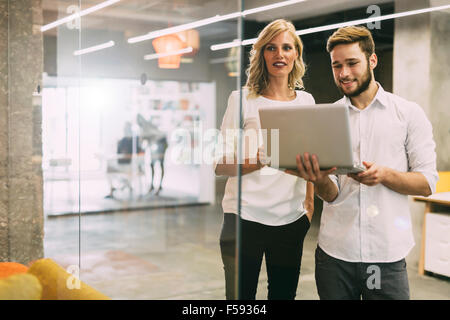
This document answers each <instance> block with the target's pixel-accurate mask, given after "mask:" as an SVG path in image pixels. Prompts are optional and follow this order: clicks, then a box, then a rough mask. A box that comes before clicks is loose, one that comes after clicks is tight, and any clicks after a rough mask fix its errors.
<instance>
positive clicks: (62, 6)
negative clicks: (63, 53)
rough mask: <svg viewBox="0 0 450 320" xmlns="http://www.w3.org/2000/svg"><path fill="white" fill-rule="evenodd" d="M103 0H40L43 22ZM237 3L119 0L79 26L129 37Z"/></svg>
mask: <svg viewBox="0 0 450 320" xmlns="http://www.w3.org/2000/svg"><path fill="white" fill-rule="evenodd" d="M103 1H104V0H81V1H79V0H42V2H43V8H44V24H47V23H50V22H52V21H55V20H57V19H61V18H63V17H65V16H67V15H69V13H67V8H68V7H69V6H73V5H76V4H78V3H79V2H81V6H82V8H81V9H86V8H89V7H91V6H93V5H96V4H99V3H101V2H103ZM280 1H281V0H279V1H276V0H275V1H274V0H245V1H244V8H243V9H244V10H245V9H251V8H255V7H260V6H264V5H268V4H273V3H275V2H280ZM397 1H408V0H397ZM388 2H392V0H305V1H304V2H300V3H297V4H293V5H289V6H286V7H283V8H277V9H273V10H270V11H265V12H260V13H256V14H252V15H249V16H247V17H246V19H249V20H256V21H259V22H265V21H270V20H273V19H275V18H281V17H283V18H286V19H290V20H299V19H306V18H312V17H315V16H323V15H326V14H330V13H333V12H340V11H345V10H350V9H354V8H362V7H368V6H370V5H374V4H375V5H376V4H384V3H388ZM431 2H432V5H439V4H442V3H449V2H450V0H431ZM239 3H240V1H239V0H122V1H120V2H118V3H116V4H114V5H112V6H110V7H107V8H104V9H102V10H99V11H97V12H94V13H92V14H90V15H88V16H85V17H83V19H82V26H83V27H84V28H88V29H89V28H92V29H107V30H118V31H125V33H126V36H128V37H131V36H136V35H142V34H145V33H147V32H150V31H154V30H158V29H161V28H167V27H169V26H174V25H179V24H184V23H188V22H192V21H195V20H199V19H204V18H209V17H212V16H214V15H217V14H219V15H222V14H227V13H231V12H236V11H239V7H238V5H239ZM368 16H369V14H368ZM199 31H200V34H201V36H202V37H206V38H214V37H220V36H221V35H224V34H227V33H228V34H236V22H235V21H229V22H223V23H216V24H214V28H212V27H208V26H205V27H202V28H199ZM48 33H55V29H53V31H48Z"/></svg>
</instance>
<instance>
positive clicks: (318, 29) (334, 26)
mask: <svg viewBox="0 0 450 320" xmlns="http://www.w3.org/2000/svg"><path fill="white" fill-rule="evenodd" d="M446 9H450V5H445V6H439V7H432V8H424V9H418V10H411V11H406V12H399V13H393V14H388V15H385V16H379V17H371V18H365V19H359V20H353V21H348V22H342V23H335V24H330V25H326V26H320V27H314V28H308V29H303V30H299V31H296V32H295V34H297V35H299V36H300V35H305V34H310V33H316V32H322V31H327V30H333V29H338V28H341V27H347V26H354V25H358V24H364V23H369V22H376V21H382V20H389V19H395V18H401V17H406V16H412V15H417V14H422V13H427V12H432V11H439V10H446ZM256 40H257V38H252V39H247V40H244V41H242V43H241V42H240V41H237V40H234V41H232V42H226V43H220V44H214V45H212V46H211V47H210V49H211V50H212V51H217V50H223V49H228V48H233V47H238V46H240V45H243V46H246V45H251V44H254V43H255V42H256Z"/></svg>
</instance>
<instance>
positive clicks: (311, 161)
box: [285, 152, 338, 202]
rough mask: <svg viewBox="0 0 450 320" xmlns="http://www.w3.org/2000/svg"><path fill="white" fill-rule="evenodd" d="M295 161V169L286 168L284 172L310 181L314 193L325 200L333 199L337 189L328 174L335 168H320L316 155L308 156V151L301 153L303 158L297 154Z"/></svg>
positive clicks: (330, 200)
mask: <svg viewBox="0 0 450 320" xmlns="http://www.w3.org/2000/svg"><path fill="white" fill-rule="evenodd" d="M296 161H297V170H288V169H287V170H285V172H286V173H289V174H292V175H295V176H297V177H301V178H303V179H305V180H306V181H309V182H312V183H313V184H314V192H315V193H316V194H318V195H319V196H320V197H321V198H322V199H323V200H325V201H327V202H332V201H334V200H335V199H336V197H337V195H338V189H337V187H336V185H335V184H334V183H333V181H331V180H330V178H329V177H328V175H329V174H333V172H334V171H336V170H337V168H336V167H333V168H331V169H328V170H320V167H319V160H318V159H317V156H316V155H315V154H313V155H311V156H310V155H309V153H308V152H305V153H304V154H303V159H302V156H301V155H299V154H298V155H297V157H296Z"/></svg>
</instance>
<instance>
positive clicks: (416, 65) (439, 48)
mask: <svg viewBox="0 0 450 320" xmlns="http://www.w3.org/2000/svg"><path fill="white" fill-rule="evenodd" d="M444 4H448V1H432V0H408V1H405V0H397V1H396V2H395V11H396V12H404V11H409V10H414V9H421V8H426V7H430V6H433V7H434V6H439V5H444ZM449 61H450V10H446V11H435V12H431V13H424V14H419V15H414V16H410V17H404V18H399V19H396V20H395V31H394V69H393V82H394V84H393V91H394V93H395V94H398V95H399V96H402V97H404V98H406V99H408V100H412V101H415V102H417V103H419V104H420V105H421V106H422V108H423V109H424V110H425V112H426V114H427V116H428V119H430V121H431V123H432V125H433V134H434V139H435V141H436V153H437V168H438V170H440V171H448V170H450V130H449V126H448V124H449V123H450V108H449V107H448V101H450V90H448V88H450V76H449V75H450V63H449Z"/></svg>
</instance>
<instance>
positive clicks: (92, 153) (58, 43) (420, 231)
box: [0, 0, 448, 300]
mask: <svg viewBox="0 0 450 320" xmlns="http://www.w3.org/2000/svg"><path fill="white" fill-rule="evenodd" d="M372 2H374V3H375V4H372ZM372 2H371V3H370V4H369V3H368V2H367V1H358V3H356V2H355V1H314V2H313V1H301V0H299V1H259V0H247V1H244V0H234V1H220V0H212V1H210V0H167V1H160V0H154V1H147V0H108V1H104V0H42V1H34V0H27V1H20V2H18V1H12V0H10V1H6V2H2V3H0V28H1V29H0V31H5V30H7V35H8V36H7V37H3V38H1V37H0V38H1V39H0V46H5V50H0V55H2V57H3V61H7V64H6V65H5V64H0V106H5V107H4V108H1V109H0V112H1V115H0V172H1V174H0V176H1V178H2V180H1V185H0V187H1V189H2V190H3V192H0V249H1V251H0V261H2V262H3V261H16V262H20V263H22V264H24V265H32V263H33V262H35V261H36V260H38V259H40V258H46V259H51V260H46V261H47V262H48V261H53V262H54V263H56V264H57V265H59V266H60V267H61V268H62V269H58V270H59V271H61V270H62V271H61V272H63V273H62V274H63V275H64V277H65V278H64V277H63V278H61V279H64V281H60V280H58V281H59V282H57V286H58V287H57V289H56V291H54V293H55V295H54V296H47V297H46V298H48V299H58V298H62V299H67V298H73V297H77V298H80V297H81V298H82V299H83V297H85V296H83V294H84V293H83V291H82V290H81V291H76V290H75V291H74V290H73V289H80V282H79V281H80V280H81V281H82V282H83V283H84V284H86V285H87V286H89V287H90V288H92V289H95V291H93V292H95V294H94V297H97V298H106V297H108V298H111V299H147V300H159V299H170V300H172V299H180V300H197V299H206V300H222V299H241V300H242V299H245V300H247V299H254V298H255V299H262V300H265V299H293V298H295V299H318V298H319V296H318V292H317V287H316V283H315V275H314V273H315V263H316V260H315V250H316V248H317V243H318V235H319V229H320V227H321V223H323V221H322V222H321V211H322V206H323V201H322V200H321V199H320V198H319V197H318V196H317V195H314V192H313V191H312V190H313V189H312V185H311V184H307V183H306V181H305V180H303V179H300V178H296V177H294V176H292V175H288V174H287V173H285V172H284V168H281V169H280V167H277V166H276V165H274V163H273V161H274V159H275V158H276V157H277V156H278V155H279V154H277V152H278V151H279V150H277V148H276V146H275V148H272V147H274V146H273V143H275V144H276V143H277V142H278V141H277V140H276V138H277V133H276V132H272V131H271V132H265V131H264V130H259V129H261V122H260V118H259V109H261V108H263V107H274V106H275V107H276V106H280V105H286V106H288V105H291V104H292V105H296V106H297V105H307V104H314V103H330V102H334V101H336V100H338V99H339V98H341V93H340V92H339V91H338V90H337V88H336V85H335V82H334V79H333V73H332V70H331V66H330V56H329V53H327V52H326V41H327V39H328V37H329V36H330V35H331V34H332V33H333V32H334V31H335V30H336V25H334V27H330V26H329V25H330V24H334V23H341V22H342V23H344V22H351V21H357V20H358V19H364V18H370V17H372V18H376V17H379V16H381V15H392V14H393V13H398V12H408V15H411V17H409V16H408V15H406V16H403V17H402V18H401V19H403V20H399V19H400V18H393V17H392V16H390V18H386V19H385V20H381V22H380V23H381V24H378V23H377V22H374V21H367V22H364V25H366V26H367V27H368V28H370V30H371V31H372V34H373V37H374V41H375V45H376V48H377V49H376V53H377V56H378V58H379V61H382V62H379V63H378V65H377V68H376V70H375V71H374V76H375V78H376V79H377V81H379V82H380V83H381V84H382V85H383V87H384V89H385V90H386V91H389V92H393V93H394V94H398V95H400V96H402V97H404V98H406V99H409V100H411V101H414V102H417V103H419V104H420V105H421V107H422V108H423V109H424V111H425V113H426V114H427V116H428V118H429V119H430V122H431V123H432V125H433V130H434V131H433V132H434V135H435V140H436V153H437V164H438V169H439V170H440V171H446V169H448V168H447V167H448V161H447V160H448V159H447V158H448V157H446V153H445V150H446V148H445V146H446V141H447V140H448V139H447V140H446V137H447V136H446V135H447V133H446V132H447V131H446V130H447V129H446V126H445V125H446V123H447V122H448V121H447V122H445V121H444V120H442V119H445V115H446V114H447V113H446V111H445V105H443V103H442V101H447V100H448V99H445V98H446V97H447V95H446V94H447V93H446V92H444V91H442V88H441V87H440V86H438V84H441V83H442V81H445V80H446V77H447V75H448V72H447V73H446V72H444V71H445V70H446V69H445V68H446V66H447V65H448V63H447V60H448V59H446V58H445V55H443V54H441V53H442V52H447V51H448V50H445V47H444V46H445V45H444V44H445V43H447V42H446V41H444V40H445V39H444V35H445V34H446V33H445V32H442V29H443V28H447V27H446V26H447V25H448V23H447V22H448V8H444V7H442V8H441V9H439V10H438V9H433V10H435V11H430V12H427V13H423V12H421V13H418V12H416V11H414V10H415V9H417V8H418V7H420V6H419V5H417V8H416V6H415V5H411V4H410V2H407V1H396V2H395V3H394V2H393V1H384V0H383V1H381V0H380V1H372ZM411 12H412V13H411ZM422 14H423V15H422ZM277 19H286V20H287V21H291V22H292V25H293V27H294V29H295V30H296V32H297V34H300V37H301V40H302V50H301V51H302V52H301V56H302V59H303V61H304V66H305V73H304V75H303V77H302V80H303V82H302V83H299V82H297V83H294V84H291V83H289V85H287V86H284V87H285V88H284V89H286V91H284V92H282V91H283V90H281V91H280V90H279V89H280V88H281V87H277V90H272V89H274V87H272V86H271V85H274V84H275V83H276V81H274V80H273V78H272V80H270V81H269V78H267V79H266V78H264V75H263V72H262V70H263V69H264V70H266V71H267V70H269V71H267V72H269V73H270V72H272V74H271V76H273V74H277V75H280V74H281V75H282V72H283V71H282V69H283V65H284V64H286V65H287V64H289V63H291V62H292V61H291V60H289V59H290V58H289V55H288V56H283V57H284V58H286V57H287V58H286V59H287V60H283V59H284V58H283V59H281V58H280V57H281V56H277V55H276V54H274V52H275V51H276V50H281V49H282V50H288V49H287V48H288V47H289V46H290V45H292V46H294V47H295V46H296V45H297V44H295V41H294V43H291V40H292V39H289V38H288V40H286V39H284V38H283V39H281V40H280V39H278V38H277V37H267V38H264V39H261V38H260V40H261V42H260V43H258V45H261V44H262V45H261V46H259V47H258V46H257V48H258V50H259V51H255V52H252V51H251V49H252V45H253V44H255V43H257V38H258V36H260V35H261V32H262V30H264V28H265V27H267V26H268V25H269V23H271V22H272V21H274V20H277ZM408 19H409V20H408ZM414 19H417V20H414ZM417 26H419V27H417ZM315 27H322V28H320V29H312V28H315ZM414 28H417V30H416V29H414ZM413 29H414V30H415V31H414V32H413V31H411V30H413ZM266 30H267V29H266ZM445 30H446V29H445ZM416 31H417V32H416ZM2 34H6V33H5V32H2ZM412 34H414V35H417V34H420V35H421V37H424V39H427V41H423V42H420V43H416V42H411V41H410V39H411V35H412ZM5 38H7V39H5ZM262 38H263V37H262ZM286 41H287V42H288V46H286ZM412 44H414V45H415V46H417V47H414V48H415V50H416V51H417V52H431V54H430V56H428V55H424V57H423V59H418V60H414V59H413V58H411V59H413V60H409V59H410V56H411V55H410V51H409V50H410V49H409V47H410V45H412ZM296 48H297V49H298V47H296ZM394 48H395V50H394ZM430 48H431V49H432V50H430ZM6 49H7V50H6ZM291 49H292V48H291ZM252 55H254V57H253V58H251V56H252ZM258 55H259V56H258ZM404 57H408V59H405V58H404ZM258 59H259V60H258ZM281 60H283V61H281ZM411 61H412V62H411ZM408 63H414V64H415V66H417V70H418V71H413V70H412V69H411V68H410V64H408ZM394 65H395V68H394ZM252 67H253V69H252ZM280 70H281V71H280ZM430 70H431V72H429V71H430ZM258 72H259V73H258ZM267 72H266V76H267ZM277 72H281V73H279V74H278V73H277ZM406 72H408V73H409V72H411V73H412V74H413V75H414V76H415V77H414V76H410V77H408V79H405V78H404V74H406ZM414 72H416V73H417V74H414ZM442 72H443V73H442ZM255 74H256V75H257V76H255V77H253V78H252V76H254V75H255ZM444 74H445V75H444ZM423 75H427V77H429V78H426V79H425V80H427V83H429V86H430V88H425V87H423V83H420V81H419V82H418V81H416V79H422V76H423ZM428 75H429V76H428ZM279 78H283V77H282V76H281V77H279ZM261 79H265V81H261ZM283 79H285V78H283ZM278 80H279V79H278ZM271 81H274V82H271ZM283 81H284V80H283ZM264 82H265V84H264ZM252 86H253V87H252ZM260 89H261V90H260ZM427 90H431V92H433V95H432V96H430V94H429V92H428V91H427ZM309 94H311V95H309ZM311 97H314V100H312V98H311ZM424 97H426V98H424ZM428 97H429V99H428ZM300 98H301V99H300ZM437 115H439V116H437ZM441 115H443V116H441ZM324 129H325V128H324ZM268 134H269V135H268ZM272 138H273V139H274V140H271V139H272ZM269 141H270V144H271V147H270V146H269ZM274 157H275V158H274ZM267 160H270V161H272V162H267ZM447 171H448V170H447ZM439 190H441V191H442V190H443V189H442V185H441V186H440V189H439ZM408 200H409V206H410V210H411V213H412V225H411V228H412V231H413V236H414V238H415V242H416V243H417V244H419V243H421V242H423V241H424V240H423V239H425V238H426V230H428V229H426V228H430V226H428V227H424V222H423V221H424V219H425V218H424V216H425V215H424V214H423V211H424V210H423V209H424V208H423V207H420V203H418V202H415V201H414V198H413V197H410V198H409V199H408ZM419 200H420V199H419ZM422 200H423V199H422ZM436 208H438V209H443V208H441V207H436ZM442 211H444V212H446V210H442ZM447 211H448V210H447ZM313 213H314V214H313ZM372 213H373V212H372ZM439 214H442V213H439ZM439 219H441V218H439ZM404 226H405V225H404V224H403V221H402V222H400V223H399V224H397V225H396V226H395V227H396V228H401V227H404ZM428 232H430V231H428ZM292 239H294V242H295V245H294V247H292V246H291V247H289V248H287V246H286V247H285V246H284V245H285V244H286V243H287V241H290V240H292ZM299 239H300V240H301V241H300V240H299ZM422 246H423V247H420V246H419V245H416V246H415V247H414V248H413V249H412V250H411V252H410V253H409V255H408V256H407V262H408V272H409V273H408V276H409V278H410V286H411V293H412V294H411V298H412V299H427V298H428V295H429V294H431V296H433V297H436V298H437V299H440V298H442V297H444V298H446V297H447V296H448V294H447V292H448V285H447V284H446V282H445V281H441V280H437V279H435V278H431V277H430V278H427V279H425V280H424V278H423V277H421V276H419V274H423V273H424V272H425V271H427V265H426V261H425V257H426V254H425V253H424V252H426V251H425V244H424V243H422ZM428 247H429V246H428ZM427 250H429V251H428V252H431V253H433V254H435V255H436V257H438V258H439V257H441V253H442V252H441V251H442V250H437V249H436V250H434V251H433V249H427ZM444 251H445V250H444ZM428 257H430V256H428ZM299 262H301V263H300V265H299ZM424 264H425V265H424ZM424 268H425V269H424ZM299 270H300V273H299ZM439 270H442V269H439ZM64 271H65V272H66V273H65V272H64ZM67 273H69V276H70V277H69V278H67V276H68V275H67ZM431 275H433V274H431ZM269 276H275V278H273V279H275V280H273V281H272V282H271V283H270V286H269V285H268V279H269ZM430 279H431V280H430ZM66 280H67V281H66ZM428 280H430V281H433V290H431V289H430V290H428V289H427V290H425V289H423V287H422V285H423V281H428ZM428 285H429V283H428V282H427V283H426V286H428ZM424 287H425V286H424ZM419 288H420V289H419ZM435 289H436V290H435ZM446 290H447V291H446ZM77 294H80V295H81V296H76V295H77Z"/></svg>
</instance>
